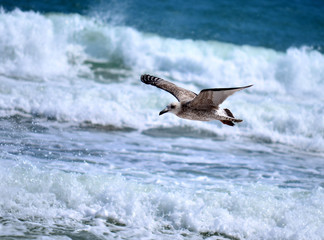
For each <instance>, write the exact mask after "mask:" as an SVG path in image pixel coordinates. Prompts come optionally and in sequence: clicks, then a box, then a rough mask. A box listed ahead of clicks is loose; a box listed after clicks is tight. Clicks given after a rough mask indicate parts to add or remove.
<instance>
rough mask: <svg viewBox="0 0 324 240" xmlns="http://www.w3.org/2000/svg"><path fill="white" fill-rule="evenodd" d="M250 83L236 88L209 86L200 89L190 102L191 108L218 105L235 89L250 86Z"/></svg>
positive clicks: (238, 89)
mask: <svg viewBox="0 0 324 240" xmlns="http://www.w3.org/2000/svg"><path fill="white" fill-rule="evenodd" d="M251 86H252V85H249V86H245V87H236V88H211V89H204V90H201V91H200V93H199V94H198V96H197V97H195V98H194V99H193V100H192V101H191V102H190V106H191V107H193V108H210V107H216V108H217V107H218V105H220V104H221V103H222V102H224V101H225V99H226V98H227V97H229V96H231V95H232V94H234V93H235V92H237V91H240V90H242V89H244V88H248V87H251Z"/></svg>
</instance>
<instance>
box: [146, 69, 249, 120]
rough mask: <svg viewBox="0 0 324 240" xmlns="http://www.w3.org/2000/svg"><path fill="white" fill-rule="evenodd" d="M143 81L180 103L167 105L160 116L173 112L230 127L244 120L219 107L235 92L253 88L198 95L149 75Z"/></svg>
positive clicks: (207, 90) (207, 91)
mask: <svg viewBox="0 0 324 240" xmlns="http://www.w3.org/2000/svg"><path fill="white" fill-rule="evenodd" d="M141 81H142V82H143V83H145V84H150V85H153V86H155V87H158V88H161V89H163V90H165V91H167V92H169V93H171V94H172V95H173V96H174V97H175V98H176V99H177V100H178V102H173V103H170V104H169V105H167V106H166V108H165V109H163V110H162V111H161V112H160V113H159V115H162V114H164V113H167V112H171V113H173V114H175V115H177V116H178V117H180V118H184V119H189V120H197V121H211V120H219V121H221V122H222V123H223V124H226V125H229V126H234V125H235V124H234V123H235V122H242V121H243V120H241V119H237V118H235V117H234V115H233V114H232V112H231V111H230V110H229V109H227V108H225V109H222V108H219V105H220V104H221V103H222V102H224V101H225V99H226V98H227V97H229V96H230V95H232V94H234V93H235V92H237V91H240V90H242V89H245V88H248V87H251V86H253V85H248V86H245V87H234V88H210V89H203V90H201V91H200V93H199V94H198V95H197V94H196V93H194V92H192V91H189V90H187V89H184V88H181V87H178V86H177V85H175V84H174V83H171V82H169V81H166V80H164V79H162V78H159V77H154V76H152V75H149V74H143V75H142V76H141Z"/></svg>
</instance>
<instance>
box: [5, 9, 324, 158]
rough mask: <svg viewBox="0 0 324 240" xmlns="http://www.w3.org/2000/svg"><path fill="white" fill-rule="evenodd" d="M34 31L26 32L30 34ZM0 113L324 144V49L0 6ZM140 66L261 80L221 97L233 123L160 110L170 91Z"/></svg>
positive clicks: (224, 81)
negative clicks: (149, 80)
mask: <svg viewBox="0 0 324 240" xmlns="http://www.w3.org/2000/svg"><path fill="white" fill-rule="evenodd" d="M27 36H28V37H27ZM0 54H1V58H0V82H1V88H0V113H1V115H2V116H7V115H12V114H16V113H17V111H18V112H20V113H22V112H24V113H27V114H36V115H41V116H47V117H53V118H56V119H58V120H60V121H68V122H76V123H77V124H78V123H82V122H91V123H94V124H102V125H114V126H118V127H123V126H127V127H132V128H135V129H141V130H145V129H147V128H151V127H161V126H174V125H176V126H179V125H181V126H184V125H185V126H191V127H194V128H198V129H207V130H208V131H212V132H216V133H217V134H221V135H225V136H226V135H227V134H230V135H233V134H235V135H237V136H246V137H248V138H250V139H256V140H258V139H259V140H262V139H269V141H270V142H278V143H284V144H289V145H292V146H295V147H297V148H300V149H303V150H307V151H308V150H309V151H316V152H323V149H324V140H323V135H324V118H323V111H324V109H323V104H322V102H323V100H324V99H323V95H322V90H321V89H323V87H324V72H323V71H324V56H323V54H321V53H320V52H318V51H316V50H312V49H311V48H308V47H303V48H300V49H296V48H290V49H288V50H287V51H286V52H277V51H274V50H271V49H264V48H257V47H251V46H236V45H232V44H227V43H220V42H217V41H194V40H190V39H187V40H177V39H171V38H164V37H161V36H158V35H154V34H148V33H142V32H139V31H137V30H135V29H133V28H129V27H123V26H113V25H109V24H107V23H104V22H101V21H98V20H96V19H91V18H87V17H82V16H80V15H55V14H50V15H42V14H39V13H34V12H22V11H20V10H14V11H13V12H4V11H2V12H1V13H0ZM142 73H151V74H155V75H158V76H161V77H165V78H167V79H171V80H172V81H175V82H176V83H177V84H179V85H181V86H184V87H187V88H190V89H191V90H193V91H196V92H198V91H199V90H200V89H201V88H210V87H232V86H241V85H246V84H254V86H253V87H252V88H250V89H248V90H244V91H242V92H239V93H237V94H236V95H234V96H233V97H231V98H229V99H228V101H226V102H225V103H224V106H226V107H229V108H230V109H231V110H232V112H233V113H234V115H235V116H237V117H239V118H242V119H244V122H243V123H242V124H240V126H239V127H236V128H228V127H227V126H226V127H218V126H220V125H217V126H215V123H207V124H206V123H199V122H189V121H185V120H181V119H177V118H176V117H174V116H171V115H170V116H167V115H166V116H162V117H160V118H158V115H157V113H158V111H159V110H160V109H161V108H163V107H164V105H165V104H167V103H168V102H169V101H173V100H174V99H173V97H172V96H171V95H168V94H167V93H165V92H162V91H159V90H158V89H155V88H152V87H148V86H145V85H143V84H142V83H140V81H139V76H140V74H142Z"/></svg>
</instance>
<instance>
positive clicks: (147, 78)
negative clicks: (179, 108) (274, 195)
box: [141, 74, 197, 102]
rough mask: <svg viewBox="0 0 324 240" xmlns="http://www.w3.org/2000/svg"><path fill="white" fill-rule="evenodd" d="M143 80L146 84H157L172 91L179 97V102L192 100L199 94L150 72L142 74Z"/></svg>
mask: <svg viewBox="0 0 324 240" xmlns="http://www.w3.org/2000/svg"><path fill="white" fill-rule="evenodd" d="M141 81H142V82H143V83H145V84H151V85H153V86H156V87H158V88H161V89H163V90H165V91H167V92H169V93H171V94H172V95H173V96H175V97H176V99H178V101H179V102H182V101H191V100H192V99H194V98H195V97H196V96H197V94H196V93H194V92H191V91H189V90H187V89H184V88H181V87H178V86H177V85H175V84H174V83H171V82H169V81H166V80H164V79H162V78H158V77H154V76H151V75H148V74H144V75H142V76H141Z"/></svg>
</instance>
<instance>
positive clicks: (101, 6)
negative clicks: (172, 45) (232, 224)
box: [0, 0, 324, 52]
mask: <svg viewBox="0 0 324 240" xmlns="http://www.w3.org/2000/svg"><path fill="white" fill-rule="evenodd" d="M0 5H1V6H2V7H3V8H4V9H6V10H9V11H10V10H12V9H14V8H20V9H21V10H26V11H29V10H32V11H39V12H42V13H49V12H57V13H59V12H61V13H79V14H83V15H99V16H101V17H102V18H106V19H109V20H111V19H118V24H122V25H127V26H131V27H134V28H136V29H138V30H140V31H144V32H152V33H157V34H159V35H162V36H167V37H172V38H180V39H183V38H189V39H201V40H218V41H223V42H230V43H234V44H238V45H245V44H246V45H252V46H262V47H267V48H273V49H276V50H286V49H288V48H289V47H292V46H295V47H300V46H309V47H313V48H315V49H317V50H320V51H321V52H323V51H324V50H323V48H324V14H323V12H324V2H323V1H317V0H313V1H308V0H294V1H280V0H263V1H258V0H253V1H247V0H243V1H239V0H230V1H227V0H222V1H213V0H209V1H207V0H203V1H194V0H189V1H180V0H176V1H173V0H168V1H162V0H158V1H145V0H135V1H131V0H124V1H109V0H101V1H89V0H83V1H75V0H73V1H63V0H55V1H54V0H52V1H37V0H31V1H21V0H19V1H7V0H2V1H0Z"/></svg>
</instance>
